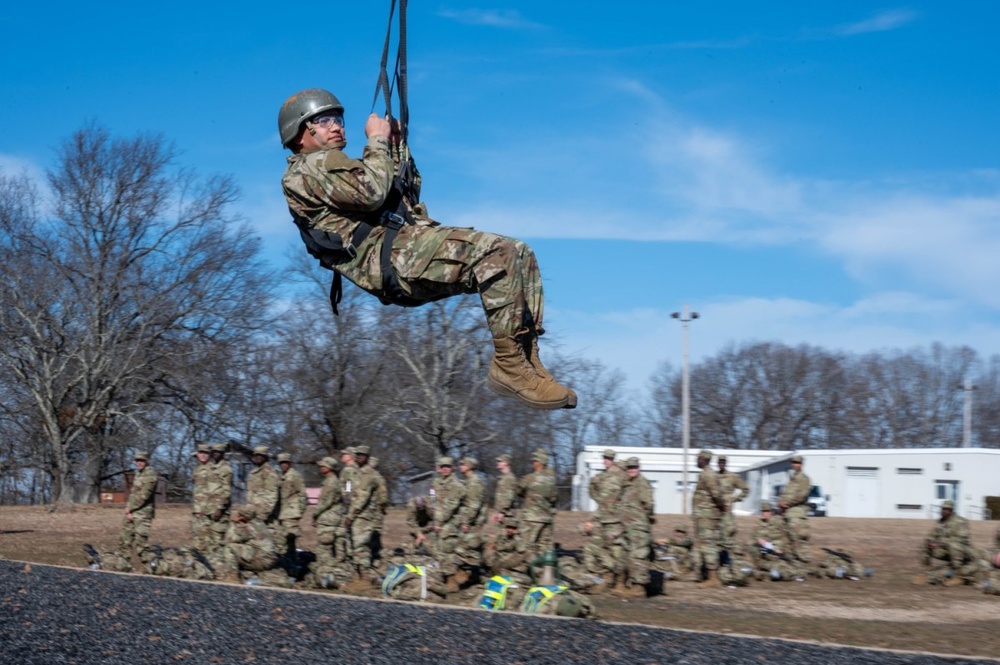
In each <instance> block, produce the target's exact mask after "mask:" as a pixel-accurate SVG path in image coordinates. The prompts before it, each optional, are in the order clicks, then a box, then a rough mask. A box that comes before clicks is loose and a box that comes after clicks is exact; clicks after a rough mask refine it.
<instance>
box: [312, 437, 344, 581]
mask: <svg viewBox="0 0 1000 665" xmlns="http://www.w3.org/2000/svg"><path fill="white" fill-rule="evenodd" d="M316 465H317V466H318V467H319V472H320V474H321V475H322V476H323V489H322V490H321V491H320V495H319V500H318V501H317V502H316V509H315V511H314V512H313V517H312V523H313V526H314V527H316V540H317V542H318V543H319V547H317V548H316V572H317V577H318V578H319V580H320V586H322V587H324V588H334V587H336V586H338V585H339V584H336V583H334V580H336V579H337V577H338V574H339V575H341V576H343V577H345V578H347V579H350V577H352V576H353V571H352V570H350V568H349V567H348V566H347V535H346V533H345V531H344V503H343V488H342V486H341V484H340V478H338V477H337V474H336V469H337V461H336V460H335V459H333V458H332V457H324V458H323V459H321V460H320V461H319V462H317V463H316ZM345 569H346V570H345Z"/></svg>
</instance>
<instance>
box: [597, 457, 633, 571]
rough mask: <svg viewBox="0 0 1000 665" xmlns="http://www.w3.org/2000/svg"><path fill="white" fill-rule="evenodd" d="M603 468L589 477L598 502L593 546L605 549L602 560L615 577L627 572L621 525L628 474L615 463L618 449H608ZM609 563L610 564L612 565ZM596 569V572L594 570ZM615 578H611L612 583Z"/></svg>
mask: <svg viewBox="0 0 1000 665" xmlns="http://www.w3.org/2000/svg"><path fill="white" fill-rule="evenodd" d="M601 461H602V462H603V464H604V471H601V472H600V473H598V474H597V475H596V476H594V477H593V478H591V479H590V486H589V488H588V491H589V493H590V498H591V499H593V500H594V503H596V504H597V512H595V513H594V518H593V522H594V527H595V528H594V536H595V538H594V540H593V543H594V546H595V547H597V548H600V549H601V550H603V552H602V554H601V556H600V557H599V559H600V560H601V561H602V562H603V566H604V567H607V568H610V569H611V571H612V573H613V575H612V578H613V577H615V576H618V575H621V574H622V573H623V572H624V571H625V563H626V562H625V549H624V548H625V527H624V526H623V525H622V519H621V511H620V510H619V502H620V501H621V498H622V492H623V491H624V489H625V481H626V480H627V479H628V475H627V474H626V473H625V470H624V469H622V468H621V467H620V466H619V465H618V464H615V451H614V450H612V449H610V448H608V449H606V450H605V451H604V453H603V455H602V456H601ZM609 564H610V565H609ZM591 572H595V571H591ZM613 582H614V579H611V580H608V583H609V585H612V586H613Z"/></svg>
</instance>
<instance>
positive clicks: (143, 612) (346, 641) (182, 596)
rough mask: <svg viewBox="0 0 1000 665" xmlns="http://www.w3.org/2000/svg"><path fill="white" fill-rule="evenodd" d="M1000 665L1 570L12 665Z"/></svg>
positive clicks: (1, 655) (0, 626)
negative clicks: (330, 663) (440, 664)
mask: <svg viewBox="0 0 1000 665" xmlns="http://www.w3.org/2000/svg"><path fill="white" fill-rule="evenodd" d="M184 662H188V663H199V664H201V663H206V664H213V663H220V664H223V665H228V664H230V663H232V664H240V665H242V664H243V663H282V664H284V663H302V664H313V663H317V664H318V663H327V662H333V663H338V665H346V664H350V663H366V664H367V663H371V664H378V663H391V664H393V665H398V664H401V663H405V664H406V665H417V664H419V663H476V664H477V665H489V664H491V663H498V664H505V665H507V664H517V663H523V664H525V665H526V664H528V663H532V664H535V663H537V664H549V663H551V664H553V665H569V664H572V663H587V664H588V665H597V664H599V663H629V664H633V665H640V664H646V663H650V664H652V663H656V664H662V665H667V664H671V663H676V664H677V665H696V664H701V663H705V664H709V663H713V664H717V665H723V664H729V663H732V664H742V663H753V664H755V665H759V664H760V663H772V662H773V663H783V664H787V663H809V664H821V663H831V664H833V663H838V664H839V663H842V664H843V665H863V664H866V663H878V664H880V665H885V664H888V665H894V664H897V663H899V664H902V663H907V664H910V665H932V664H942V665H943V664H951V665H957V664H961V663H970V664H971V663H980V664H982V663H987V662H990V663H995V662H998V661H987V660H977V659H969V658H946V657H941V656H932V655H924V654H907V653H899V652H887V651H874V650H867V649H856V648H838V647H826V646H820V645H815V644H803V643H797V642H786V641H780V640H768V639H753V638H743V637H734V636H723V635H712V634H707V633H690V632H682V631H676V630H669V629H661V628H653V627H648V626H639V625H632V624H611V623H603V622H600V621H586V620H574V619H570V620H560V619H554V620H553V619H544V618H537V617H522V616H518V615H514V614H491V613H487V612H480V611H464V610H461V609H454V608H446V607H440V606H431V607H428V606H420V605H416V604H407V603H395V602H382V601H374V600H365V599H359V598H351V597H347V596H338V595H332V594H310V593H295V592H284V591H280V590H274V589H266V588H261V587H242V586H236V585H221V584H201V583H195V582H185V581H181V580H171V579H164V578H154V577H145V576H139V575H116V574H112V573H102V572H94V571H88V570H75V569H69V568H57V567H52V566H43V565H38V564H24V563H19V562H13V561H0V663H5V664H6V663H11V664H16V665H35V664H38V665H42V664H45V665H57V664H69V663H76V664H80V665H90V664H100V665H118V664H121V665H154V664H157V663H184Z"/></svg>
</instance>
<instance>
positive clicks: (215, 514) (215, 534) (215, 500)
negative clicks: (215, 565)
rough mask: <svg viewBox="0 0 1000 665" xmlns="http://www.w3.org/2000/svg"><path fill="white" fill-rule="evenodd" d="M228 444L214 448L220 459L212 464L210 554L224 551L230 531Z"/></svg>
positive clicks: (231, 489)
mask: <svg viewBox="0 0 1000 665" xmlns="http://www.w3.org/2000/svg"><path fill="white" fill-rule="evenodd" d="M225 452H226V444H224V443H217V444H214V445H213V446H212V455H213V457H218V459H217V460H215V461H213V462H212V478H211V481H210V483H211V484H210V485H209V495H210V496H211V502H212V504H213V505H212V513H211V520H212V524H211V537H212V542H211V547H209V548H208V552H206V554H209V553H215V552H218V551H219V550H221V549H222V545H223V543H224V542H225V540H226V532H227V531H228V530H229V517H230V516H229V508H230V506H231V505H232V500H233V467H232V466H230V465H229V462H227V461H226V460H225V457H221V455H225Z"/></svg>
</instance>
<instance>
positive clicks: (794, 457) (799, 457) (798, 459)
mask: <svg viewBox="0 0 1000 665" xmlns="http://www.w3.org/2000/svg"><path fill="white" fill-rule="evenodd" d="M791 461H792V462H801V461H802V455H792V459H791Z"/></svg>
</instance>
